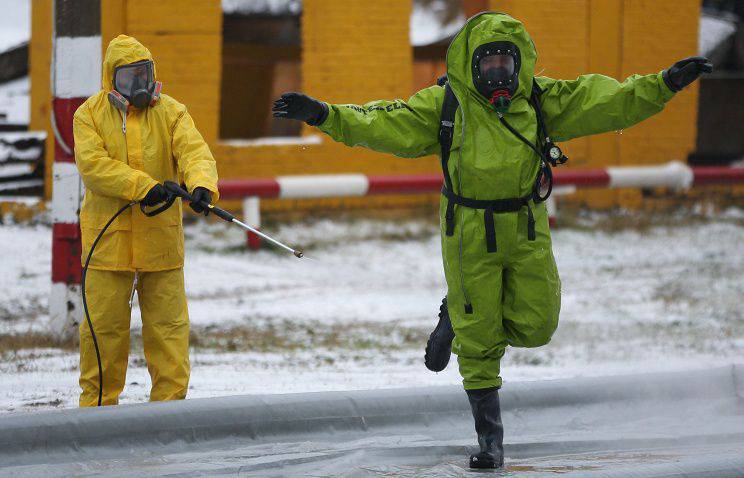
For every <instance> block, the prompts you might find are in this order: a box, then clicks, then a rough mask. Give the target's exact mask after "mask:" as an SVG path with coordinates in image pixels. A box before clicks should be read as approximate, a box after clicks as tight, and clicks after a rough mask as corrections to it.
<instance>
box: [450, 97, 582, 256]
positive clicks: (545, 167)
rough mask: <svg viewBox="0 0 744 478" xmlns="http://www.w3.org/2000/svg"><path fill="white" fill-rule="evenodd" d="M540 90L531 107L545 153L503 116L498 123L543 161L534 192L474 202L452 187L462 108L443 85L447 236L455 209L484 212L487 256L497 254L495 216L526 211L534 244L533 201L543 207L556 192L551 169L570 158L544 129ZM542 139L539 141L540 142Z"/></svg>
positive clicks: (528, 230)
mask: <svg viewBox="0 0 744 478" xmlns="http://www.w3.org/2000/svg"><path fill="white" fill-rule="evenodd" d="M539 95H540V88H539V86H538V85H537V82H533V86H532V95H531V96H530V104H531V105H532V107H533V108H534V109H535V114H536V117H537V125H538V137H539V138H543V141H542V144H541V146H542V151H540V146H538V145H534V144H532V143H531V142H530V141H529V140H527V138H525V137H524V136H523V135H522V134H521V133H519V131H517V130H516V129H514V128H513V127H512V126H511V125H510V124H509V123H508V122H507V121H506V119H505V118H504V117H503V115H502V114H501V113H499V114H498V116H499V121H500V122H501V124H503V125H504V127H505V128H506V129H507V130H509V132H511V133H512V134H513V135H514V136H516V137H517V138H518V139H519V140H520V141H521V142H523V143H524V144H526V145H527V146H529V147H530V149H532V150H533V151H534V152H535V153H536V154H537V155H538V157H539V158H540V169H539V171H538V174H537V178H536V179H535V183H534V185H533V188H532V192H530V193H529V194H527V195H525V196H522V197H518V198H508V199H496V200H482V199H473V198H467V197H464V196H460V195H458V194H456V193H455V192H454V189H453V187H452V178H451V177H450V174H449V167H448V162H449V156H450V149H451V148H452V141H453V138H454V129H455V113H456V111H457V108H458V106H459V104H458V101H457V97H456V96H455V94H454V92H453V91H452V87H451V86H450V84H449V82H446V83H445V84H444V102H443V104H442V114H441V118H440V122H439V144H440V146H441V155H440V157H441V162H442V173H443V174H444V186H443V187H442V194H443V195H444V196H445V198H446V199H447V207H446V211H445V216H444V217H445V234H446V235H447V236H452V235H453V234H454V233H455V205H458V206H464V207H468V208H471V209H483V224H484V226H485V229H486V250H487V251H488V252H496V251H497V250H498V247H497V244H496V227H495V224H494V218H493V215H494V214H501V213H506V212H518V211H519V210H521V209H522V208H523V207H526V208H527V239H528V240H530V241H534V240H535V237H536V233H535V217H534V215H533V213H532V208H531V207H530V201H534V202H535V203H540V202H543V201H545V200H546V199H548V197H549V196H550V193H551V192H552V189H553V173H552V170H551V168H550V166H551V165H552V166H556V165H557V164H563V163H565V162H566V160H567V159H568V158H566V157H565V156H564V155H563V152H562V151H561V150H560V148H558V146H556V145H555V143H553V142H552V141H551V139H550V137H549V136H548V135H547V130H546V128H545V122H544V120H543V116H542V111H541V109H540V98H539ZM539 141H540V139H538V142H539ZM543 184H545V186H546V188H547V192H546V193H545V194H544V195H541V194H540V189H541V188H542V186H543Z"/></svg>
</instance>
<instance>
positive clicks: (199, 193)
mask: <svg viewBox="0 0 744 478" xmlns="http://www.w3.org/2000/svg"><path fill="white" fill-rule="evenodd" d="M191 197H192V198H193V199H194V200H193V201H191V202H190V203H189V207H190V208H191V209H193V210H194V212H195V213H197V214H201V213H204V215H205V216H209V209H208V208H207V207H205V206H203V205H202V204H200V203H205V204H212V193H211V192H210V191H209V189H207V188H203V187H201V186H200V187H198V188H194V190H193V191H192V192H191Z"/></svg>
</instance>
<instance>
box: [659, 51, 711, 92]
mask: <svg viewBox="0 0 744 478" xmlns="http://www.w3.org/2000/svg"><path fill="white" fill-rule="evenodd" d="M712 71H713V63H711V62H710V60H709V59H707V58H705V57H704V56H692V57H690V58H685V59H684V60H680V61H678V62H677V63H675V64H674V65H672V66H671V67H670V68H669V69H667V70H664V72H663V73H662V74H661V77H662V78H664V83H666V85H667V86H668V87H669V89H670V90H672V91H675V92H676V91H679V90H681V89H682V88H684V87H686V86H687V85H689V84H690V83H692V82H693V81H695V80H697V79H698V78H700V75H702V74H703V73H710V72H712Z"/></svg>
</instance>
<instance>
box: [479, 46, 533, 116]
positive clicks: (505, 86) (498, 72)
mask: <svg viewBox="0 0 744 478" xmlns="http://www.w3.org/2000/svg"><path fill="white" fill-rule="evenodd" d="M520 65H521V59H520V55H519V48H517V46H516V45H515V44H514V43H512V42H505V41H497V42H491V43H486V44H484V45H481V46H479V47H478V48H476V50H475V52H474V53H473V61H472V71H473V84H474V85H475V88H476V90H478V92H479V93H480V94H482V95H483V96H484V97H485V98H486V99H487V100H488V102H489V103H491V104H492V105H493V107H494V109H495V110H496V111H498V112H500V113H503V112H506V111H507V110H508V109H509V106H510V105H511V100H512V97H513V96H514V94H515V93H516V92H517V87H518V86H519V67H520Z"/></svg>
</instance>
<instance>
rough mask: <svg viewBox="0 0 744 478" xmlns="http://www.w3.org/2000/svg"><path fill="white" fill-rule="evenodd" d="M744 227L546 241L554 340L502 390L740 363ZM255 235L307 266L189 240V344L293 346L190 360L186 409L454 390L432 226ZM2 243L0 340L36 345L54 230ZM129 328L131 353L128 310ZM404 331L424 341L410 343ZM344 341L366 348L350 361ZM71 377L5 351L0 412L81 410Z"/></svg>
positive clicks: (39, 357)
mask: <svg viewBox="0 0 744 478" xmlns="http://www.w3.org/2000/svg"><path fill="white" fill-rule="evenodd" d="M741 215H742V212H741V210H740V209H735V208H732V209H731V210H727V211H726V213H725V214H724V215H719V216H712V217H711V218H710V220H706V221H704V222H701V223H686V224H680V225H677V226H674V227H669V226H657V227H651V228H649V229H647V230H642V231H639V230H625V231H619V232H607V231H601V230H593V229H591V228H587V229H586V230H584V229H583V228H582V229H558V230H556V231H554V233H553V245H554V250H555V255H556V260H557V262H558V268H559V271H560V274H561V278H562V282H563V308H562V312H561V324H560V325H559V327H558V331H557V332H556V334H555V336H554V338H553V340H552V341H551V343H550V344H548V345H547V346H544V347H540V348H537V349H514V348H510V349H509V350H507V352H506V355H505V357H504V359H503V361H502V368H501V369H502V376H503V377H504V380H505V381H506V382H509V381H515V380H537V379H546V378H561V377H572V376H593V375H607V374H622V373H633V372H640V371H652V370H658V371H662V370H681V369H701V368H706V367H710V366H717V365H723V364H729V363H732V362H736V361H741V357H742V354H743V353H744V305H742V303H741V297H742V296H744V252H743V251H742V250H741V248H736V247H733V246H732V244H734V245H735V244H741V243H742V242H744V224H742V223H741V222H740V220H739V219H737V218H740V217H741ZM680 222H682V223H684V221H680ZM263 229H264V230H265V231H266V232H267V233H270V234H272V235H275V236H276V237H277V238H279V239H281V240H284V241H286V242H288V243H289V244H291V245H297V246H300V247H305V250H306V252H307V255H308V257H309V259H307V260H306V259H301V260H298V259H296V258H294V257H293V256H291V255H289V254H284V253H282V252H280V251H275V250H268V249H266V250H261V251H259V252H257V253H253V252H248V251H245V250H244V249H243V245H244V243H245V235H244V233H243V231H242V230H241V229H239V228H236V227H231V226H229V225H227V224H224V223H221V222H214V221H212V220H209V221H205V220H199V221H198V222H196V223H192V224H188V225H187V226H186V227H185V232H186V236H187V237H186V247H187V253H186V266H185V274H186V289H187V296H188V300H189V312H190V317H191V328H192V331H193V333H194V335H195V336H197V337H198V338H199V339H201V340H202V341H209V339H210V337H215V336H216V335H215V334H218V333H225V334H227V336H229V333H230V331H231V330H244V331H247V334H248V335H249V336H250V335H251V334H254V333H255V334H256V335H258V334H262V333H267V332H270V333H271V334H274V335H275V336H276V337H277V338H278V339H280V342H281V341H282V340H283V341H287V342H291V343H292V344H294V346H291V347H284V346H281V345H278V346H273V347H269V349H267V350H260V349H251V348H248V349H242V350H237V351H230V348H229V346H227V345H225V347H224V348H220V347H213V348H196V349H194V350H192V353H191V363H192V379H191V384H190V390H189V397H209V396H219V395H234V394H244V393H259V392H260V393H266V392H273V393H287V392H299V391H319V390H338V389H368V388H389V387H401V386H418V385H442V384H457V383H459V382H460V377H459V374H458V371H457V364H456V359H455V358H453V360H452V362H451V363H450V366H449V367H448V368H447V369H446V370H445V371H444V372H442V373H439V374H434V373H431V372H429V371H427V370H426V369H425V368H424V366H423V363H422V362H423V346H424V344H425V341H426V338H425V337H426V335H427V334H428V332H429V331H430V330H431V328H432V327H433V326H434V325H435V324H436V321H437V317H436V314H437V311H438V307H439V303H440V301H441V298H442V296H443V295H444V294H445V289H446V286H445V283H444V280H443V274H442V264H441V258H440V245H439V244H440V243H439V237H438V232H437V231H438V226H437V225H436V224H433V223H432V222H430V221H423V220H408V221H392V220H356V221H341V220H335V221H330V220H320V221H312V222H302V223H294V224H284V225H274V226H272V225H271V224H267V225H266V226H265V227H264V228H263ZM712 237H725V238H726V240H725V241H711V238H712ZM0 242H2V243H3V244H4V251H3V274H0V334H9V333H24V332H28V331H35V332H44V324H45V321H46V317H47V314H48V311H47V307H48V306H47V304H48V299H47V295H48V293H49V287H50V277H49V275H50V259H51V254H50V246H51V229H50V228H49V227H48V226H40V225H39V226H16V225H5V226H0ZM132 317H133V320H132V331H133V333H134V336H135V337H138V336H139V334H140V330H141V325H140V319H139V310H138V307H136V306H135V311H134V313H133V314H132ZM410 331H413V332H414V333H415V334H417V335H416V337H418V338H416V339H414V340H413V341H411V340H407V341H406V340H403V339H402V338H401V336H402V335H405V334H407V333H409V332H410ZM324 334H325V335H326V336H337V337H338V340H339V342H338V344H337V345H335V346H324V345H322V346H317V345H313V344H316V343H317V341H314V340H315V339H313V337H316V336H322V335H324ZM334 334H335V335H334ZM349 336H359V337H360V341H359V343H362V344H364V343H367V344H372V345H366V346H355V345H353V344H354V343H356V342H353V341H348V340H346V339H348V337H349ZM135 343H137V342H136V341H135ZM77 373H78V372H77V353H76V352H75V351H74V350H73V351H65V350H60V349H54V348H51V349H32V350H29V349H25V350H20V351H17V352H16V351H0V412H10V411H15V410H38V409H45V408H53V407H73V406H76V404H77V394H78V388H77ZM149 386H150V379H149V376H148V374H147V369H146V367H145V365H144V359H143V354H142V351H141V350H140V349H139V345H137V346H135V348H134V349H133V351H132V354H131V358H130V367H129V371H128V376H127V387H126V390H125V393H124V395H123V397H122V403H131V402H138V401H143V400H146V399H147V395H148V393H149ZM57 399H59V402H57V401H56V400H57Z"/></svg>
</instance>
